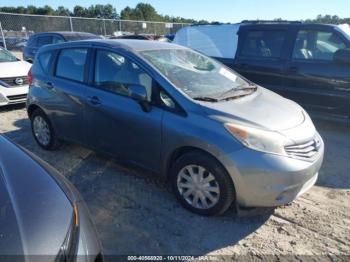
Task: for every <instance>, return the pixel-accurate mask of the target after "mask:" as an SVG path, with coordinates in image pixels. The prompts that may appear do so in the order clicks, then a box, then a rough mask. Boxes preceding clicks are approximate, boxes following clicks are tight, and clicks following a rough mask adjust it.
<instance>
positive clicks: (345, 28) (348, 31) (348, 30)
mask: <svg viewBox="0 0 350 262" xmlns="http://www.w3.org/2000/svg"><path fill="white" fill-rule="evenodd" d="M337 27H338V30H340V31H342V32H343V33H344V35H345V36H346V37H347V39H349V40H350V26H349V25H348V24H342V25H338V26H337Z"/></svg>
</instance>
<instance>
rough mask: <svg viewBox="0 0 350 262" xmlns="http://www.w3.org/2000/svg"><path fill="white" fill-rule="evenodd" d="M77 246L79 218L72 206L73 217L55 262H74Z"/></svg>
mask: <svg viewBox="0 0 350 262" xmlns="http://www.w3.org/2000/svg"><path fill="white" fill-rule="evenodd" d="M78 245H79V217H78V209H77V206H76V205H75V204H74V205H73V216H72V220H71V225H70V228H69V230H68V233H67V235H66V238H65V240H64V242H63V244H62V246H61V248H60V250H59V253H58V254H57V256H56V260H55V262H75V261H76V257H77V250H78Z"/></svg>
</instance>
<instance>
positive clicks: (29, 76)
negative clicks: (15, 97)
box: [28, 68, 33, 86]
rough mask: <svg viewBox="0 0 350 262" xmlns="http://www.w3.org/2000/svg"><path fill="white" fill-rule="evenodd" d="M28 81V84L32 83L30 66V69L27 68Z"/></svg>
mask: <svg viewBox="0 0 350 262" xmlns="http://www.w3.org/2000/svg"><path fill="white" fill-rule="evenodd" d="M28 83H29V85H30V86H31V85H32V83H33V75H32V68H30V69H29V72H28Z"/></svg>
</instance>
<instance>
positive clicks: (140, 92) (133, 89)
mask: <svg viewBox="0 0 350 262" xmlns="http://www.w3.org/2000/svg"><path fill="white" fill-rule="evenodd" d="M128 92H129V96H130V97H131V98H132V99H134V100H136V101H139V102H141V101H147V91H146V88H145V87H144V86H141V85H129V86H128Z"/></svg>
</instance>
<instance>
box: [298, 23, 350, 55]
mask: <svg viewBox="0 0 350 262" xmlns="http://www.w3.org/2000/svg"><path fill="white" fill-rule="evenodd" d="M344 48H346V45H345V43H344V42H343V41H342V39H341V38H340V37H339V36H338V35H337V34H335V33H334V32H327V31H315V30H308V31H305V30H302V31H299V33H298V36H297V39H296V41H295V45H294V51H293V58H294V59H298V60H325V61H333V55H334V53H335V52H337V51H338V50H339V49H344Z"/></svg>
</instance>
